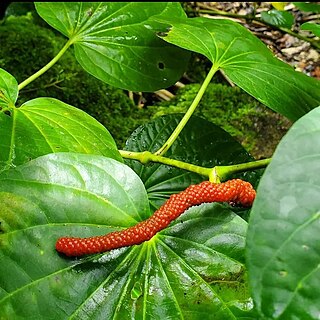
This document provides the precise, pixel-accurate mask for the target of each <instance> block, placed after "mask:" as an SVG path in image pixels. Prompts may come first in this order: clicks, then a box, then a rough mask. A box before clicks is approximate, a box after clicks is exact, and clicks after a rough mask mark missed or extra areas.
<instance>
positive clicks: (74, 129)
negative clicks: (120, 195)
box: [0, 88, 122, 171]
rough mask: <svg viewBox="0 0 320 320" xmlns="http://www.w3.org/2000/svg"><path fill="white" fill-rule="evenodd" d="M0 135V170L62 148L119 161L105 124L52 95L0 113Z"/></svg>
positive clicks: (119, 157) (61, 150) (115, 147)
mask: <svg viewBox="0 0 320 320" xmlns="http://www.w3.org/2000/svg"><path fill="white" fill-rule="evenodd" d="M13 90H14V88H13ZM12 101H13V100H12ZM0 137H1V140H0V151H1V152H0V171H1V170H3V169H7V168H9V167H14V166H17V165H19V164H22V163H25V162H27V161H30V160H31V159H34V158H36V157H38V156H41V155H44V154H48V153H52V152H63V151H70V152H80V153H93V154H102V155H104V156H107V157H111V158H113V159H117V160H119V161H122V158H121V156H120V154H119V152H118V150H117V146H116V144H115V142H114V140H113V138H112V137H111V135H110V133H109V132H108V130H107V129H106V128H105V127H103V126H102V125H101V124H100V123H99V122H98V121H97V120H95V119H94V118H92V117H91V116H89V115H88V114H86V113H85V112H83V111H81V110H80V109H77V108H75V107H72V106H70V105H68V104H65V103H63V102H61V101H59V100H57V99H53V98H37V99H34V100H30V101H28V102H26V103H24V104H23V105H22V106H21V107H19V108H16V107H12V108H10V110H8V111H7V112H6V113H3V112H2V113H0Z"/></svg>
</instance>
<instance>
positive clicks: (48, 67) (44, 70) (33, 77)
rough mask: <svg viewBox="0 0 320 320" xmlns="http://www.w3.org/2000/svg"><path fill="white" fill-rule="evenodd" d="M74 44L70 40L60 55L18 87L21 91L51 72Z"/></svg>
mask: <svg viewBox="0 0 320 320" xmlns="http://www.w3.org/2000/svg"><path fill="white" fill-rule="evenodd" d="M72 43H73V39H69V40H68V41H67V43H66V44H65V45H64V46H63V48H62V49H61V50H60V51H59V52H58V54H57V55H56V56H55V57H54V58H53V59H52V60H51V61H50V62H49V63H47V64H46V65H45V66H44V67H43V68H41V69H40V70H39V71H37V72H36V73H34V74H33V75H32V76H30V77H29V78H27V79H26V80H24V81H22V82H21V83H20V84H19V85H18V89H19V91H20V90H21V89H23V88H24V87H25V86H26V85H28V84H29V83H30V82H32V81H34V80H36V79H37V78H38V77H40V76H41V75H42V74H44V73H45V72H46V71H47V70H49V69H50V68H51V67H52V66H53V65H54V64H55V63H56V62H57V61H58V60H59V59H60V58H61V57H62V56H63V54H64V53H65V52H66V51H67V49H68V48H69V47H70V46H71V44H72Z"/></svg>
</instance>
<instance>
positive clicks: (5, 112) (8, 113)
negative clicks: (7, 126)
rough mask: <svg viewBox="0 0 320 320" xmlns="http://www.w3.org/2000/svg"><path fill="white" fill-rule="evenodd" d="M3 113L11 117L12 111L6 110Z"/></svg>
mask: <svg viewBox="0 0 320 320" xmlns="http://www.w3.org/2000/svg"><path fill="white" fill-rule="evenodd" d="M3 113H4V114H6V115H7V116H9V117H11V112H10V111H9V110H5V111H4V112H3Z"/></svg>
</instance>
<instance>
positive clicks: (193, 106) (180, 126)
mask: <svg viewBox="0 0 320 320" xmlns="http://www.w3.org/2000/svg"><path fill="white" fill-rule="evenodd" d="M218 69H219V65H217V64H213V65H212V67H211V69H210V71H209V73H208V74H207V76H206V78H205V79H204V81H203V83H202V85H201V88H200V90H199V91H198V93H197V95H196V97H195V98H194V100H193V102H192V103H191V106H190V107H189V109H188V111H187V112H186V113H185V115H184V116H183V118H182V119H181V121H180V123H179V124H178V125H177V127H176V128H175V130H174V131H173V132H172V134H171V136H170V137H169V138H168V140H167V141H166V142H165V143H164V144H163V146H162V147H161V148H160V149H159V150H158V151H156V152H155V153H154V154H155V155H157V156H163V155H164V154H165V153H166V152H167V151H168V150H169V149H170V147H171V146H172V144H173V143H174V141H175V140H176V139H177V137H178V136H179V134H180V132H181V131H182V129H183V128H184V127H185V125H186V124H187V122H188V121H189V119H190V117H191V116H192V114H193V112H194V111H195V109H196V107H197V106H198V104H199V102H200V100H201V98H202V96H203V94H204V93H205V91H206V89H207V87H208V85H209V83H210V81H211V79H212V78H213V76H214V74H215V73H216V72H217V70H218Z"/></svg>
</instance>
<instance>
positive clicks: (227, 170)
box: [119, 150, 271, 182]
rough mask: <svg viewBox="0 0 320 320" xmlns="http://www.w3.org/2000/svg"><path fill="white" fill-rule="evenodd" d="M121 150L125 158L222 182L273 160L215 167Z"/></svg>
mask: <svg viewBox="0 0 320 320" xmlns="http://www.w3.org/2000/svg"><path fill="white" fill-rule="evenodd" d="M119 152H120V154H121V156H122V157H123V158H126V159H131V160H138V161H140V162H141V163H142V164H147V163H148V162H150V161H152V162H157V163H161V164H166V165H169V166H173V167H176V168H180V169H184V170H188V171H190V172H195V173H198V174H200V175H202V176H205V177H208V178H209V180H210V181H211V182H220V180H221V181H225V180H227V178H228V176H229V175H231V174H235V173H239V172H245V171H251V170H257V169H261V168H265V167H266V166H267V165H268V164H269V163H270V161H271V158H269V159H264V160H258V161H252V162H247V163H240V164H235V165H230V166H215V167H213V168H204V167H200V166H196V165H194V164H190V163H186V162H183V161H179V160H174V159H170V158H166V157H163V156H157V155H155V154H153V153H151V152H150V151H144V152H133V151H125V150H119Z"/></svg>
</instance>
